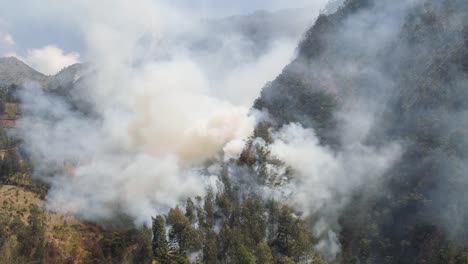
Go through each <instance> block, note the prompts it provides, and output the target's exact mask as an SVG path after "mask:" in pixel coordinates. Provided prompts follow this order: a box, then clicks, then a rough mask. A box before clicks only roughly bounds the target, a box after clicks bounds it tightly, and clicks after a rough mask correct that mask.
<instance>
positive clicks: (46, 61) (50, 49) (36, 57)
mask: <svg viewBox="0 0 468 264" xmlns="http://www.w3.org/2000/svg"><path fill="white" fill-rule="evenodd" d="M24 61H25V62H26V63H28V64H29V65H30V66H31V67H33V68H34V69H36V70H38V71H39V72H42V73H44V74H48V75H53V74H56V73H57V72H58V71H60V70H61V69H63V68H64V67H67V66H70V65H72V64H75V63H78V62H79V61H80V54H79V53H77V52H70V53H65V52H64V51H63V50H62V49H60V48H58V47H56V46H54V45H48V46H45V47H43V48H41V49H33V50H28V52H27V54H26V57H25V58H24Z"/></svg>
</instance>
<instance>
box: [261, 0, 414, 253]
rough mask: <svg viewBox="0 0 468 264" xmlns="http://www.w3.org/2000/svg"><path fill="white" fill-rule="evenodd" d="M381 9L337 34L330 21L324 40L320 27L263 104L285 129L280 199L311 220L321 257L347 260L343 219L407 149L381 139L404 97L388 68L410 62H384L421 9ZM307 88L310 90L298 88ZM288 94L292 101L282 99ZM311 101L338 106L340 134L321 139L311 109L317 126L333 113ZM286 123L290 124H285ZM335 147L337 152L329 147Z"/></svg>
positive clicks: (349, 20) (394, 5)
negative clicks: (286, 172)
mask: <svg viewBox="0 0 468 264" xmlns="http://www.w3.org/2000/svg"><path fill="white" fill-rule="evenodd" d="M350 2H352V1H348V2H347V3H350ZM354 2H357V1H354ZM362 2H366V1H362ZM374 2H375V3H373V4H370V5H369V7H368V8H363V9H361V10H359V11H356V12H355V13H353V14H352V15H350V16H346V15H343V16H344V18H342V20H341V21H340V22H338V23H339V25H340V26H339V27H336V28H332V27H331V28H326V26H323V25H325V24H326V23H327V22H328V21H327V20H328V19H329V18H324V17H322V18H321V19H322V25H320V26H323V27H324V28H325V29H326V30H329V31H330V32H331V33H328V34H327V33H324V34H322V35H320V32H322V31H321V30H324V29H323V28H320V27H319V26H317V32H316V35H315V36H314V35H309V36H308V39H306V41H305V42H303V43H302V51H301V52H300V57H299V58H298V59H296V60H295V61H294V62H293V63H292V64H290V65H289V66H288V67H287V68H286V70H285V73H283V75H282V76H280V77H279V78H278V79H277V80H276V81H275V82H273V83H272V84H271V85H269V86H267V87H266V88H265V89H264V91H263V94H262V99H261V100H262V102H261V103H260V104H259V105H264V106H266V108H267V109H268V110H269V111H270V113H271V114H272V116H274V117H276V120H275V122H277V123H279V124H281V126H280V128H279V130H277V131H273V133H272V137H273V140H274V141H273V143H272V144H271V145H270V146H269V147H270V149H271V154H272V155H274V156H276V157H278V158H279V159H280V160H282V161H284V162H285V163H286V164H287V165H289V166H290V167H291V168H292V170H293V173H292V178H291V179H290V180H289V181H288V183H287V184H285V185H283V186H281V187H279V188H278V187H275V190H274V191H273V192H279V193H280V194H281V195H282V196H283V197H284V199H285V200H286V201H288V202H289V203H290V204H292V205H294V206H295V207H296V208H298V209H299V210H300V211H302V212H304V214H305V215H306V216H310V217H311V218H312V222H313V223H314V232H315V235H316V236H317V237H319V238H320V242H319V243H318V245H317V249H319V250H320V251H321V252H322V253H324V254H325V255H326V256H328V257H329V258H330V259H333V258H335V257H337V256H338V255H339V253H340V250H341V249H340V248H341V246H340V243H339V241H338V236H337V233H338V232H339V231H340V225H339V223H338V222H339V217H340V215H341V213H342V212H343V210H344V208H345V207H346V206H347V205H349V203H350V202H351V200H352V196H353V195H354V194H355V192H356V191H358V190H363V189H364V188H366V187H367V186H369V188H370V186H378V184H379V183H382V182H383V180H384V178H383V177H385V175H386V172H388V170H389V169H391V168H392V166H394V165H395V164H396V162H398V160H399V159H400V157H401V155H402V154H403V153H404V151H405V146H404V142H400V141H399V140H390V139H389V138H383V137H382V138H375V137H376V135H377V137H378V136H379V135H378V134H377V133H376V131H379V126H382V123H384V124H385V121H383V120H382V118H383V117H384V114H385V113H386V112H387V111H388V110H389V108H388V106H389V104H390V102H391V101H392V100H394V98H395V96H396V95H398V94H399V93H400V90H399V89H400V88H399V87H398V86H399V83H398V81H397V80H395V79H394V77H393V76H392V73H390V72H389V70H388V66H389V65H398V63H399V62H400V59H401V57H402V56H403V54H402V53H401V51H398V52H397V51H395V54H392V56H388V57H384V56H386V54H383V52H384V51H385V50H392V49H391V47H392V46H393V45H395V44H396V43H398V41H399V39H400V38H401V34H402V29H403V28H404V23H405V19H406V17H407V16H408V13H409V12H410V11H411V10H412V8H413V7H415V6H417V5H419V4H421V3H422V1H417V0H415V1H413V0H408V1H406V0H405V1H374ZM355 4H356V3H355ZM361 4H362V3H361ZM350 5H351V4H350ZM356 5H357V4H356ZM363 5H365V4H363ZM348 8H351V7H348ZM332 19H333V18H332ZM324 21H325V22H324ZM318 23H319V22H318ZM311 32H313V31H311ZM325 32H327V31H325ZM312 34H314V33H312ZM314 38H315V39H314ZM314 41H315V42H314ZM323 43H324V44H323ZM308 45H309V46H308ZM321 45H324V46H321ZM294 78H299V79H300V80H299V81H298V80H296V79H294ZM301 82H302V85H303V87H301V86H300V88H295V86H297V85H298V84H297V83H301ZM295 89H296V90H295ZM301 89H303V90H301ZM307 89H309V90H307ZM285 91H289V92H290V98H293V99H283V98H282V97H281V93H284V92H285ZM294 93H297V94H294ZM307 93H313V95H311V96H310V97H311V98H313V97H315V96H318V95H319V94H322V95H323V94H325V95H326V96H325V98H328V99H329V98H331V99H329V100H331V101H335V102H336V105H338V106H337V107H335V108H334V109H333V110H331V111H333V112H332V117H331V119H332V120H333V122H334V125H333V129H329V130H325V129H323V128H321V129H319V131H314V127H316V126H315V125H314V124H317V121H316V120H312V121H311V120H310V118H314V117H311V116H312V115H313V114H310V113H308V112H307V111H309V110H308V108H307V107H309V108H311V109H312V110H311V111H315V112H314V114H315V118H320V117H323V116H324V115H325V114H323V112H325V111H326V110H323V109H322V110H314V109H316V108H314V106H307V105H306V104H308V102H305V101H304V100H303V99H302V98H301V97H305V96H307V95H308V94H307ZM295 97H297V98H295ZM283 100H285V101H286V102H287V103H286V104H285V105H283V102H282V101H283ZM287 100H289V101H287ZM319 103H320V102H319ZM290 105H295V106H290ZM281 107H282V108H281ZM277 109H282V110H277ZM279 111H281V112H279ZM317 111H321V112H319V114H317ZM284 116H286V117H287V118H285V119H282V118H283V117H284ZM291 120H292V121H293V122H294V123H292V124H291V123H289V122H291ZM297 123H300V124H306V125H308V127H307V128H305V127H303V126H302V125H299V124H297ZM310 124H313V125H310ZM323 131H326V132H323ZM319 132H320V134H319V135H318V133H319ZM330 138H331V139H332V140H330ZM330 141H332V142H334V144H332V145H330V146H327V145H326V142H330Z"/></svg>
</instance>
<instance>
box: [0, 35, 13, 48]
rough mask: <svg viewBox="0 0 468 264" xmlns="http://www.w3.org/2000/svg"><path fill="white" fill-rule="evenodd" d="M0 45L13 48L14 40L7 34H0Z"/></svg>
mask: <svg viewBox="0 0 468 264" xmlns="http://www.w3.org/2000/svg"><path fill="white" fill-rule="evenodd" d="M0 44H2V45H5V46H13V45H15V40H14V39H13V37H12V36H11V35H10V34H9V33H7V32H0Z"/></svg>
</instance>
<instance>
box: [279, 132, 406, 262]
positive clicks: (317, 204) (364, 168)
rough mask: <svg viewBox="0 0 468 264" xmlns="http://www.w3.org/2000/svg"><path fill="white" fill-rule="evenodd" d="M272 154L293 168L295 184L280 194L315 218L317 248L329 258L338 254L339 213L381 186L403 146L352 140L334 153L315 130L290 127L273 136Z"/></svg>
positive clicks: (289, 184) (284, 187)
mask: <svg viewBox="0 0 468 264" xmlns="http://www.w3.org/2000/svg"><path fill="white" fill-rule="evenodd" d="M273 137H274V143H273V144H272V145H271V146H270V148H271V153H272V155H274V156H275V157H278V158H279V159H280V160H282V161H284V162H285V163H286V164H288V165H289V166H290V167H291V168H292V169H293V171H294V172H293V175H294V177H293V179H292V180H291V181H290V182H289V183H288V184H287V185H285V186H282V187H281V188H282V189H283V190H281V191H282V192H284V193H286V194H289V195H290V197H288V198H286V201H287V202H288V203H290V204H291V205H293V206H294V207H295V208H297V209H299V210H300V211H301V212H303V213H304V215H305V216H306V217H309V216H313V217H315V218H316V219H315V220H314V223H315V224H314V233H315V235H316V236H317V237H318V238H320V239H321V240H320V243H319V244H318V245H317V248H318V249H319V250H320V251H321V252H323V253H324V254H326V256H328V257H330V258H334V257H336V256H337V255H338V253H339V252H340V245H339V242H338V239H337V235H336V234H335V232H336V231H339V225H338V218H339V214H340V212H341V210H342V209H343V208H344V207H345V206H346V205H347V204H348V203H349V202H350V199H351V196H352V194H353V192H354V191H356V190H358V189H359V188H362V186H363V185H365V184H372V183H375V182H376V181H378V180H379V179H380V178H381V177H382V176H383V175H384V173H385V171H386V170H387V169H388V168H390V166H391V165H393V163H394V162H395V161H396V160H397V159H398V158H399V156H400V154H401V146H400V145H399V144H397V143H390V144H388V145H384V146H382V147H379V148H376V147H372V146H367V145H365V144H364V142H360V141H354V142H350V143H349V144H347V145H345V146H343V148H342V149H341V150H339V151H335V150H333V149H331V148H329V147H327V146H324V145H321V144H320V142H319V139H318V138H317V136H316V134H315V132H314V131H313V130H312V129H305V128H303V127H302V126H301V125H299V124H290V125H287V126H284V127H283V128H281V129H280V130H279V131H278V132H277V133H275V134H274V135H273Z"/></svg>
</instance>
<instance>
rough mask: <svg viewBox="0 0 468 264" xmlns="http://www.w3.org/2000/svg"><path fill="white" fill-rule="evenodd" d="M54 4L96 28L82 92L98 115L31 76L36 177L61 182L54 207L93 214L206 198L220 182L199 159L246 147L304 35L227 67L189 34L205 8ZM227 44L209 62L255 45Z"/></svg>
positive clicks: (28, 113) (144, 218)
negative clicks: (262, 101) (255, 105)
mask: <svg viewBox="0 0 468 264" xmlns="http://www.w3.org/2000/svg"><path fill="white" fill-rule="evenodd" d="M50 2H51V4H53V5H54V6H55V7H56V9H57V10H60V11H61V12H64V13H67V14H69V15H70V17H69V19H70V20H71V21H73V23H76V25H77V27H78V28H80V30H81V31H82V34H83V35H84V37H85V40H86V43H87V50H86V54H87V57H88V58H89V66H88V68H89V70H88V71H89V72H88V74H87V75H86V77H84V78H83V79H79V80H78V82H77V83H76V85H77V87H79V88H77V90H78V91H77V93H76V94H75V96H77V97H78V98H79V100H80V101H84V102H86V105H87V106H89V109H87V110H89V111H90V112H92V113H91V114H89V113H88V114H84V113H82V112H80V111H76V109H74V108H73V107H72V106H71V105H70V104H69V103H68V102H67V100H66V99H64V98H62V97H59V96H54V95H51V94H50V93H46V92H44V91H42V90H41V89H38V88H37V87H34V85H29V86H28V87H26V89H24V90H23V93H22V99H23V101H24V113H25V115H24V117H23V118H22V120H20V121H19V125H18V128H19V133H20V135H21V137H22V138H23V139H24V146H25V148H26V150H27V151H28V153H30V155H31V157H32V159H33V161H34V165H35V168H36V170H35V177H37V178H40V179H42V180H43V181H46V182H47V183H48V184H49V185H50V190H49V194H48V197H47V206H48V208H49V209H51V210H57V211H61V212H65V213H71V214H75V215H77V216H80V217H83V218H85V219H89V220H108V219H111V218H112V217H113V216H114V215H115V214H126V215H128V216H130V217H131V218H132V219H133V220H134V222H135V223H136V224H143V223H147V222H148V221H149V220H150V216H152V215H155V214H157V213H162V212H165V210H167V209H168V208H170V207H172V206H174V205H176V204H177V203H178V202H180V201H181V200H182V199H185V198H186V197H188V196H194V195H202V194H203V192H204V191H205V188H206V186H207V185H208V184H210V183H211V182H213V180H212V178H210V175H201V174H200V172H198V169H197V168H198V167H200V166H201V165H202V164H203V162H204V161H206V160H208V159H216V158H217V157H218V154H219V153H220V152H221V151H222V150H223V148H225V147H226V148H225V149H226V150H228V151H229V152H230V153H231V155H234V156H235V155H236V153H235V152H239V151H240V150H241V148H240V147H239V142H241V140H243V139H245V138H247V137H248V136H249V135H250V134H251V133H252V131H253V127H254V125H255V119H254V118H253V117H252V116H249V115H248V112H249V108H250V105H251V104H252V100H253V99H254V98H255V97H256V95H258V94H259V90H260V88H261V87H262V85H263V84H264V83H266V82H267V81H269V80H271V79H273V78H274V77H275V76H276V75H277V74H279V72H280V71H281V69H282V68H283V67H284V65H286V64H287V63H288V62H289V60H290V59H291V58H292V56H293V54H294V47H295V44H294V43H296V42H297V41H298V39H299V37H300V36H296V37H295V38H290V39H277V40H274V41H273V43H272V45H271V47H270V48H268V50H267V51H265V52H263V53H262V54H260V55H258V56H257V57H253V58H252V57H251V56H250V58H249V59H248V60H242V59H241V60H239V61H237V62H236V63H234V65H231V66H229V63H226V68H224V69H219V68H217V67H216V66H217V65H215V67H213V65H210V64H209V63H208V62H206V60H203V59H200V56H198V55H197V54H194V53H193V52H192V51H191V50H190V47H189V45H190V39H189V40H186V39H184V38H183V37H185V36H190V33H191V32H193V31H195V30H200V28H199V27H202V26H203V24H202V23H200V22H199V21H198V20H197V19H195V18H194V17H196V16H195V15H194V14H190V13H187V12H186V11H184V12H182V11H180V10H177V9H175V8H173V7H171V6H170V5H168V4H163V3H160V2H157V1H150V0H141V1H138V3H135V2H134V1H123V0H119V1H98V2H96V1H69V2H67V3H66V4H62V3H61V2H59V1H53V0H51V1H50ZM317 14H318V11H317ZM317 14H316V15H317ZM311 16H312V17H313V16H314V14H311ZM304 30H305V28H304ZM240 42H241V44H242V43H243V42H244V40H242V39H241V41H240ZM223 45H224V47H223V49H221V52H217V53H214V54H213V56H214V57H213V58H211V60H210V61H212V62H216V61H218V59H219V58H225V57H230V56H231V55H232V54H231V53H232V52H236V53H239V54H240V55H242V53H243V52H244V51H243V49H242V48H241V47H242V45H240V46H239V42H234V43H230V42H229V39H227V40H226V43H223ZM219 53H220V54H219ZM231 57H232V56H231ZM243 57H244V56H236V58H243ZM236 143H237V147H233V146H235V144H236ZM229 146H230V147H229Z"/></svg>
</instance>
